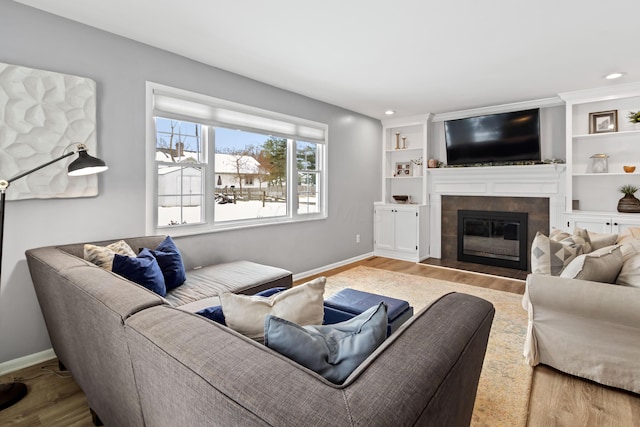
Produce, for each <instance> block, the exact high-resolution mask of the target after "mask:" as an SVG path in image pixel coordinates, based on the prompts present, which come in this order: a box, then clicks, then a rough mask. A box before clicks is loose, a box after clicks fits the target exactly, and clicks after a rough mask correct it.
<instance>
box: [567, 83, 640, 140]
mask: <svg viewBox="0 0 640 427" xmlns="http://www.w3.org/2000/svg"><path fill="white" fill-rule="evenodd" d="M558 96H559V97H560V98H561V99H562V100H564V101H565V102H566V103H567V104H575V103H586V102H596V101H606V100H611V99H619V98H630V97H632V96H640V82H635V83H627V84H621V85H615V86H603V87H597V88H594V89H585V90H577V91H574V92H563V93H559V94H558ZM567 129H571V128H570V127H569V126H567Z"/></svg>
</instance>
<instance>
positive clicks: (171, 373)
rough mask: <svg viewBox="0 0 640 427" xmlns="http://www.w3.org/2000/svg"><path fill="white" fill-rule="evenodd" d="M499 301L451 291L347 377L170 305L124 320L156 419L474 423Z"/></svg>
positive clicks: (149, 415) (148, 413) (152, 420)
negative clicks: (332, 378) (328, 376)
mask: <svg viewBox="0 0 640 427" xmlns="http://www.w3.org/2000/svg"><path fill="white" fill-rule="evenodd" d="M493 314H494V309H493V306H492V305H491V304H490V303H488V302H487V301H484V300H482V299H480V298H476V297H473V296H470V295H464V294H449V295H446V296H444V297H443V298H441V299H440V300H438V301H437V302H435V303H433V304H432V305H431V306H429V307H427V308H426V309H424V310H422V311H421V312H420V313H418V314H417V315H416V316H414V317H413V318H412V319H410V320H409V321H408V322H407V323H406V324H405V325H403V326H402V327H401V328H400V330H398V331H397V332H396V333H394V334H393V335H392V337H390V338H389V339H388V340H387V341H385V343H384V344H383V345H382V346H381V347H380V348H378V350H376V352H374V354H372V355H371V356H370V357H369V358H368V359H367V361H365V362H364V364H363V365H361V366H360V367H359V368H358V369H357V370H356V371H355V372H354V373H353V374H352V375H351V376H350V377H349V378H348V379H347V381H346V382H345V384H343V385H336V384H332V383H330V382H329V381H326V380H325V379H324V378H322V377H321V376H319V375H318V374H316V373H314V372H312V371H310V370H308V369H306V368H304V367H302V366H301V365H298V364H297V363H295V362H293V361H291V360H290V359H287V358H286V357H284V356H282V355H280V354H278V353H276V352H274V351H273V350H271V349H269V348H267V347H265V346H263V345H260V344H258V343H255V342H253V341H251V340H249V339H247V338H245V337H243V336H241V335H239V334H237V333H235V332H234V331H232V330H230V329H229V328H226V327H223V326H220V325H218V324H215V323H213V322H210V321H208V320H207V319H204V318H202V317H201V316H197V315H194V314H191V313H185V312H182V311H180V310H176V309H173V308H170V307H166V306H165V307H153V308H150V309H148V310H144V311H143V312H140V313H138V314H136V315H134V316H132V317H131V318H130V319H128V320H127V323H126V329H127V337H128V342H129V346H130V349H131V354H132V361H133V367H134V376H135V379H136V384H137V387H138V391H139V394H140V399H141V403H142V407H143V414H144V417H145V421H146V422H147V423H149V424H152V425H158V426H164V425H166V426H170V425H177V424H181V425H205V424H215V425H240V424H241V425H278V426H299V425H310V424H313V425H332V426H351V425H370V426H383V425H450V426H458V425H460V426H462V425H468V424H469V422H470V419H471V413H472V410H473V404H474V401H475V395H476V390H477V384H478V379H479V376H480V370H481V368H482V363H483V360H484V354H485V351H486V345H487V340H488V335H489V331H490V328H491V323H492V320H493Z"/></svg>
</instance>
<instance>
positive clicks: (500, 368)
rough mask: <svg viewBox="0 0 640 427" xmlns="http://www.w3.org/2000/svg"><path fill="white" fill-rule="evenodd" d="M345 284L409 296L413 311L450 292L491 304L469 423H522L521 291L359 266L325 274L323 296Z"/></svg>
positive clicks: (525, 402) (525, 399)
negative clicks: (486, 341)
mask: <svg viewBox="0 0 640 427" xmlns="http://www.w3.org/2000/svg"><path fill="white" fill-rule="evenodd" d="M344 288H352V289H358V290H361V291H366V292H371V293H376V294H381V295H387V296H390V297H393V298H398V299H403V300H406V301H409V303H410V304H411V305H412V306H413V308H414V313H417V312H418V311H419V310H421V309H422V308H424V307H426V306H427V305H429V304H430V303H431V302H432V301H434V300H435V299H437V298H438V297H440V296H442V295H444V294H447V293H449V292H462V293H466V294H471V295H475V296H477V297H480V298H483V299H485V300H487V301H490V302H491V303H493V305H494V307H495V309H496V314H495V317H494V320H493V325H492V327H491V333H490V335H489V344H488V346H487V353H486V356H485V360H484V365H483V367H482V373H481V374H480V383H479V385H478V393H477V396H476V403H475V406H474V409H473V418H472V421H471V425H472V426H476V427H480V426H491V427H495V426H509V427H517V426H525V425H526V422H527V412H528V406H529V395H530V392H531V382H532V378H533V369H532V368H531V367H530V366H529V365H527V364H526V363H525V361H524V358H523V356H522V349H523V346H524V337H525V332H526V331H527V313H526V311H525V310H524V309H523V308H522V306H521V304H520V301H521V299H522V296H521V295H516V294H512V293H508V292H503V291H496V290H492V289H485V288H480V287H477V286H470V285H463V284H459V283H453V282H447V281H444V280H438V279H431V278H428V277H420V276H413V275H410V274H403V273H395V272H391V271H387V270H381V269H377V268H370V267H364V266H359V267H355V268H352V269H350V270H347V271H344V272H342V273H339V274H337V275H335V276H330V277H328V278H327V285H326V290H325V296H329V295H332V294H334V293H335V292H337V291H339V290H341V289H344Z"/></svg>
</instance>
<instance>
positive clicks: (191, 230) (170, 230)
mask: <svg viewBox="0 0 640 427" xmlns="http://www.w3.org/2000/svg"><path fill="white" fill-rule="evenodd" d="M327 218H328V216H327V215H322V214H317V215H309V216H305V217H303V218H301V217H297V218H277V219H273V220H269V221H264V220H263V221H259V222H258V221H256V222H248V221H229V222H225V223H219V224H215V225H211V224H193V225H167V226H164V227H155V228H150V229H149V230H150V231H149V234H151V235H154V234H170V235H171V236H172V237H180V236H195V235H199V234H208V233H218V232H223V231H233V230H244V229H247V228H256V227H268V226H272V225H283V224H294V223H300V222H309V221H322V220H325V219H327Z"/></svg>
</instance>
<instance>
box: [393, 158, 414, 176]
mask: <svg viewBox="0 0 640 427" xmlns="http://www.w3.org/2000/svg"><path fill="white" fill-rule="evenodd" d="M395 176H398V177H400V176H405V177H406V176H412V170H411V162H397V163H396V172H395Z"/></svg>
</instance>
